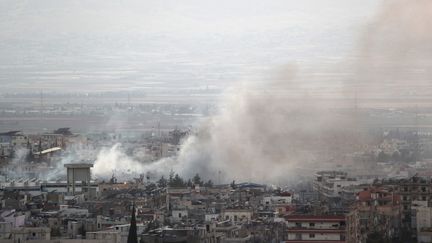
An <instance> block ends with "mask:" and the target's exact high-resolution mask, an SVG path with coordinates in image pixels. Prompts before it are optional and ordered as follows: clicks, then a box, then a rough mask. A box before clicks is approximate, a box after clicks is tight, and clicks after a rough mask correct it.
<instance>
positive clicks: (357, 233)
mask: <svg viewBox="0 0 432 243" xmlns="http://www.w3.org/2000/svg"><path fill="white" fill-rule="evenodd" d="M347 221H348V230H347V242H349V243H364V242H366V241H367V237H368V235H369V234H371V233H377V234H379V235H380V236H382V237H383V239H389V240H390V239H394V238H396V237H397V236H398V231H399V229H400V196H399V195H397V194H394V192H392V191H388V190H387V189H386V188H375V187H373V188H367V189H365V190H364V191H361V192H359V193H358V194H357V201H356V202H355V203H354V205H353V207H352V209H351V211H350V212H349V214H348V216H347Z"/></svg>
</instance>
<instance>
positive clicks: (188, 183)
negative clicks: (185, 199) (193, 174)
mask: <svg viewBox="0 0 432 243" xmlns="http://www.w3.org/2000/svg"><path fill="white" fill-rule="evenodd" d="M186 185H187V186H188V187H192V186H193V183H192V180H191V179H189V180H188V181H187V183H186Z"/></svg>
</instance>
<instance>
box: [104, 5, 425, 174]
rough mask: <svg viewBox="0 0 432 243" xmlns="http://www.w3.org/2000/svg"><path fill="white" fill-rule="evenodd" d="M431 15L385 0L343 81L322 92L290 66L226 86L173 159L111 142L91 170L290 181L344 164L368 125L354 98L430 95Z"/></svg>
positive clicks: (419, 8) (361, 142) (365, 100)
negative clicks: (130, 152) (266, 77)
mask: <svg viewBox="0 0 432 243" xmlns="http://www.w3.org/2000/svg"><path fill="white" fill-rule="evenodd" d="M431 21H432V1H429V0H416V1H412V0H411V1H409V0H393V1H385V2H384V5H383V7H382V10H381V12H380V13H379V14H378V16H377V17H376V19H375V21H373V22H372V23H370V24H369V25H368V27H367V28H366V31H365V33H364V34H363V35H362V38H361V40H360V42H359V43H360V44H359V49H358V52H356V53H355V54H356V55H357V56H356V58H354V61H353V62H352V66H350V67H349V70H345V72H349V73H350V74H351V75H350V76H348V77H346V80H344V82H343V83H342V85H341V87H337V88H335V89H334V90H331V89H330V90H327V91H326V93H325V94H324V93H322V92H321V90H319V88H313V87H312V88H310V86H308V82H307V81H311V80H304V79H299V78H297V77H296V73H297V72H296V71H295V69H293V68H291V67H290V68H287V69H286V71H284V72H283V74H282V75H280V76H278V77H277V79H276V81H274V80H272V81H268V82H264V85H261V86H260V85H247V84H246V85H240V86H239V87H235V88H232V89H231V90H229V91H228V92H227V95H226V96H225V99H224V100H223V101H222V102H221V104H220V112H219V113H218V114H217V115H215V116H212V117H210V118H209V119H208V120H206V121H205V122H202V123H201V124H200V125H199V126H198V128H197V131H196V133H195V134H193V135H191V136H190V137H189V138H187V139H186V140H185V142H184V143H183V145H182V149H181V151H180V153H179V155H178V158H176V160H175V161H173V160H171V159H166V160H162V161H158V162H156V163H154V164H149V165H143V164H141V163H139V162H137V161H135V160H131V159H130V158H128V157H127V156H125V155H124V154H122V153H121V152H119V150H118V146H114V147H113V148H111V149H109V150H103V151H101V153H100V154H99V158H98V160H97V161H96V164H95V171H96V172H95V173H96V174H106V173H108V172H110V171H112V170H114V169H116V168H127V170H126V171H127V172H135V171H142V172H143V173H145V172H146V171H152V170H153V171H157V172H159V173H162V174H167V173H168V171H169V170H170V169H172V170H174V171H176V172H178V173H180V174H181V175H184V176H192V175H193V174H195V173H201V174H202V176H203V177H206V178H212V179H216V178H217V177H218V175H220V174H222V177H223V178H222V180H224V181H225V182H226V181H229V180H233V179H240V180H253V181H281V180H283V181H286V182H287V181H291V180H295V179H297V178H299V176H301V174H302V173H303V172H304V171H308V170H310V171H313V170H317V169H319V168H325V167H327V166H334V165H336V164H338V163H345V162H346V157H345V156H346V155H347V154H349V153H351V152H355V151H358V150H359V149H361V148H362V147H363V146H364V145H365V144H367V143H368V138H367V137H366V136H364V135H365V132H364V130H363V129H365V124H361V121H359V120H358V119H357V117H356V111H355V104H354V102H352V100H353V99H354V96H357V95H358V97H359V98H360V101H359V104H360V105H361V106H362V105H364V106H366V105H371V106H374V105H376V104H375V103H373V100H372V99H371V98H375V99H377V98H378V99H386V102H388V103H387V104H386V105H387V106H392V105H395V106H397V105H400V104H399V103H398V102H399V101H396V102H395V101H394V100H391V99H390V98H395V99H396V100H399V99H405V98H407V97H408V98H410V97H411V98H412V97H413V96H418V95H419V94H422V95H427V94H429V93H430V92H429V91H428V90H425V88H429V87H430V80H431V77H432V75H431V74H432V68H431V67H432V64H431V62H432V32H431V31H429V28H430V26H431V24H432V22H431ZM281 55H283V54H282V53H281ZM306 87H309V88H306ZM338 88H339V89H338ZM309 94H312V95H309ZM336 98H337V99H336ZM371 100H372V101H371ZM340 108H348V109H340ZM102 161H104V162H103V163H102ZM108 165H109V166H108ZM308 173H310V172H308Z"/></svg>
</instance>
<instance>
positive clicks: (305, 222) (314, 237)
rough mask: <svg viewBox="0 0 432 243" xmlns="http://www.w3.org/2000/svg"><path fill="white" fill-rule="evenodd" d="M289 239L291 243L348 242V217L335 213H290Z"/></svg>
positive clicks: (286, 218)
mask: <svg viewBox="0 0 432 243" xmlns="http://www.w3.org/2000/svg"><path fill="white" fill-rule="evenodd" d="M285 220H286V222H287V230H286V233H287V237H286V238H287V240H286V242H291V243H294V242H295V243H297V242H298V243H300V242H302V243H308V242H309V243H313V242H334V243H345V242H346V218H345V216H334V215H288V216H286V217H285Z"/></svg>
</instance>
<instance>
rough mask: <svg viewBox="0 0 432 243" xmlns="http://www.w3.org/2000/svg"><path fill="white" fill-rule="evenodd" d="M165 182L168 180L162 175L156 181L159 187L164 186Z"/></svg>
mask: <svg viewBox="0 0 432 243" xmlns="http://www.w3.org/2000/svg"><path fill="white" fill-rule="evenodd" d="M167 184H168V181H167V180H166V179H165V178H164V176H162V177H161V178H160V179H159V180H158V182H157V185H158V187H159V188H165V187H166V186H167Z"/></svg>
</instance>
